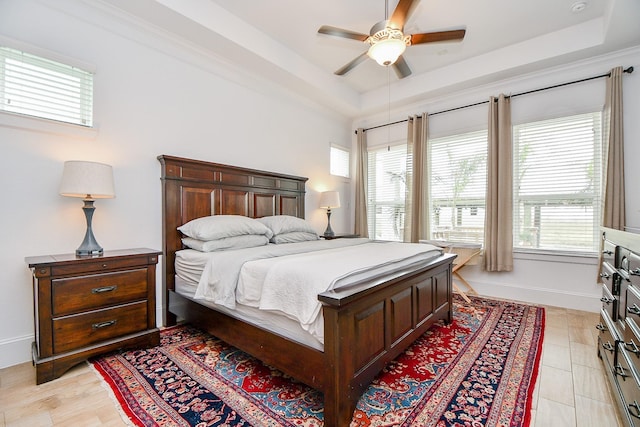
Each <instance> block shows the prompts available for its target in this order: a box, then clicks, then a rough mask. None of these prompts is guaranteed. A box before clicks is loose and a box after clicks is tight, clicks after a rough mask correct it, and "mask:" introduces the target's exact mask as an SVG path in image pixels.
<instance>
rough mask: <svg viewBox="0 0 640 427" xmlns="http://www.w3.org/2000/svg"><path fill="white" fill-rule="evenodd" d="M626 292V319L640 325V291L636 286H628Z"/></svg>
mask: <svg viewBox="0 0 640 427" xmlns="http://www.w3.org/2000/svg"><path fill="white" fill-rule="evenodd" d="M626 288H627V291H626V292H625V295H626V298H625V313H626V319H629V320H630V321H633V322H634V323H635V324H636V325H639V326H640V291H638V289H637V288H636V287H635V286H627V287H626Z"/></svg>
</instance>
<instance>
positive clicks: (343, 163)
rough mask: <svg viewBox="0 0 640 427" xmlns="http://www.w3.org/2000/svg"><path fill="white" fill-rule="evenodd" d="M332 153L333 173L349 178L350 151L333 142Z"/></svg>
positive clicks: (331, 165) (331, 166) (331, 164)
mask: <svg viewBox="0 0 640 427" xmlns="http://www.w3.org/2000/svg"><path fill="white" fill-rule="evenodd" d="M330 155H331V158H330V169H331V170H330V173H331V175H337V176H342V177H345V178H349V151H348V150H345V149H344V148H341V147H337V146H335V145H333V144H332V145H331V154H330Z"/></svg>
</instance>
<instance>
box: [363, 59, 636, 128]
mask: <svg viewBox="0 0 640 427" xmlns="http://www.w3.org/2000/svg"><path fill="white" fill-rule="evenodd" d="M623 72H625V73H629V74H631V73H633V66H631V67H629V68H627V69H625V70H623ZM610 76H611V73H610V72H609V73H605V74H600V75H599V76H593V77H587V78H585V79H580V80H574V81H572V82H566V83H560V84H557V85H553V86H547V87H543V88H540V89H533V90H528V91H526V92H520V93H514V94H513V95H509V96H508V98H515V97H516V96H521V95H528V94H530V93H535V92H542V91H543V90H549V89H555V88H558V87H562V86H569V85H572V84H576V83H582V82H586V81H589V80H595V79H601V78H603V77H610ZM488 103H489V101H480V102H476V103H474V104H468V105H463V106H461V107H454V108H449V109H448V110H442V111H436V112H435V113H429V114H427V116H436V115H438V114H443V113H449V112H451V111H456V110H462V109H464V108H469V107H475V106H477V105H482V104H488ZM406 121H409V119H403V120H398V121H395V122H391V123H385V124H383V125H378V126H372V127H370V128H366V129H363V130H364V131H365V132H366V131H368V130H372V129H378V128H382V127H386V126H391V125H397V124H398V123H404V122H406ZM354 133H355V134H357V133H358V131H357V130H356V131H354Z"/></svg>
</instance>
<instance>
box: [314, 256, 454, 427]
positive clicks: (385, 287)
mask: <svg viewBox="0 0 640 427" xmlns="http://www.w3.org/2000/svg"><path fill="white" fill-rule="evenodd" d="M453 258H455V256H450V255H444V256H442V257H440V258H438V259H436V260H434V261H433V262H432V263H431V264H430V265H429V266H428V267H426V268H423V269H422V270H419V271H417V272H415V273H410V274H408V275H405V276H402V277H399V278H397V279H394V280H391V281H389V282H385V283H381V284H375V283H374V284H372V283H362V284H361V285H359V286H354V287H351V288H349V289H340V290H339V291H336V292H326V293H323V294H321V295H320V296H319V298H320V301H322V303H323V304H324V307H323V309H324V316H325V322H324V323H325V346H324V351H325V361H326V364H327V366H326V372H327V373H326V385H325V388H324V389H323V392H324V400H325V406H324V415H325V425H327V426H348V425H349V423H350V422H351V419H352V417H353V411H354V409H355V406H356V403H357V401H358V399H359V398H360V396H361V395H362V393H363V392H364V390H365V389H366V388H367V386H368V385H369V384H370V383H371V381H372V380H373V379H374V378H375V376H376V375H377V374H378V373H379V372H380V371H381V370H382V368H383V367H384V365H385V364H386V363H388V362H390V361H391V360H393V359H394V358H395V357H396V356H398V355H399V354H400V353H401V352H402V351H404V350H405V349H406V348H407V347H408V346H409V345H411V343H413V342H414V341H415V340H416V339H417V338H418V337H419V336H420V335H422V334H423V333H424V332H426V330H427V329H429V327H430V326H431V325H433V323H435V322H436V321H438V320H444V321H446V322H447V323H449V322H451V262H452V260H453Z"/></svg>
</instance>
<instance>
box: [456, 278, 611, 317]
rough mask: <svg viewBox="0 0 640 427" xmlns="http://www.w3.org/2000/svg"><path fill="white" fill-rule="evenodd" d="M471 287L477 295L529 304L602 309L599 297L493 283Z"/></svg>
mask: <svg viewBox="0 0 640 427" xmlns="http://www.w3.org/2000/svg"><path fill="white" fill-rule="evenodd" d="M471 286H473V288H474V289H475V290H476V291H477V292H478V294H479V295H483V296H487V297H494V298H501V299H510V300H514V301H522V302H526V303H530V304H542V305H551V306H554V307H563V308H570V309H573V310H582V311H589V312H592V313H598V312H599V311H600V308H601V307H602V302H600V295H592V294H585V293H576V292H566V291H562V290H555V289H543V288H532V287H523V286H513V285H504V284H494V283H492V284H488V283H474V282H471ZM463 289H464V288H463Z"/></svg>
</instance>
